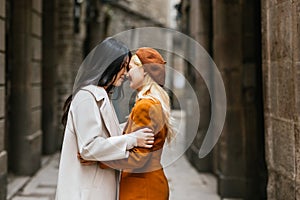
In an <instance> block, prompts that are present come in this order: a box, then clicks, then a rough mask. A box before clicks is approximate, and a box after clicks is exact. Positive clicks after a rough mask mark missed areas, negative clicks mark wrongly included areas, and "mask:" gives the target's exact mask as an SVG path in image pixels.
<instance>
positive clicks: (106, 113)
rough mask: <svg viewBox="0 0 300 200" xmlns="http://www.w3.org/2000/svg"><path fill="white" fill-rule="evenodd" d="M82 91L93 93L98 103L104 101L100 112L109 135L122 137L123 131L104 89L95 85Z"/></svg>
mask: <svg viewBox="0 0 300 200" xmlns="http://www.w3.org/2000/svg"><path fill="white" fill-rule="evenodd" d="M82 89H83V90H88V91H89V92H91V93H92V94H93V95H94V96H95V99H96V101H100V100H102V99H103V103H102V105H101V106H100V108H99V111H100V113H101V116H102V119H103V122H104V124H105V126H106V128H107V130H108V133H109V134H110V136H118V135H121V134H122V130H121V128H120V126H119V120H118V118H117V115H116V112H115V109H114V107H113V105H112V104H111V102H110V100H109V98H108V95H107V93H106V91H105V90H104V88H101V87H97V86H95V85H88V86H85V87H84V88H82Z"/></svg>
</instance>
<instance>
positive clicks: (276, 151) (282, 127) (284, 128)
mask: <svg viewBox="0 0 300 200" xmlns="http://www.w3.org/2000/svg"><path fill="white" fill-rule="evenodd" d="M272 135H273V162H274V166H276V170H277V171H279V172H280V173H281V174H287V175H288V176H289V177H294V176H295V170H296V169H295V135H294V127H293V123H290V122H286V121H281V120H277V119H272Z"/></svg>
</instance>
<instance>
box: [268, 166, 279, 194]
mask: <svg viewBox="0 0 300 200" xmlns="http://www.w3.org/2000/svg"><path fill="white" fill-rule="evenodd" d="M276 176H277V175H276V173H275V172H274V171H273V170H269V174H268V186H267V193H268V198H269V199H276V194H275V191H276Z"/></svg>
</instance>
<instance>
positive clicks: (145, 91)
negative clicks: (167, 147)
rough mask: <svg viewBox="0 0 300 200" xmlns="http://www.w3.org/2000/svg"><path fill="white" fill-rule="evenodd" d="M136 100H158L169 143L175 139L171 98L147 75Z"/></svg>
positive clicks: (139, 65) (137, 61) (139, 63)
mask: <svg viewBox="0 0 300 200" xmlns="http://www.w3.org/2000/svg"><path fill="white" fill-rule="evenodd" d="M135 56H136V55H134V63H135V64H136V65H138V67H142V63H141V62H140V60H139V59H136V58H135ZM136 98H137V100H138V99H142V98H148V99H153V100H155V99H156V100H158V101H159V102H160V103H161V106H162V109H163V112H164V115H165V118H166V126H167V129H168V132H167V142H168V143H170V142H171V140H172V139H173V138H174V137H175V130H174V128H173V127H174V126H173V123H174V119H173V118H172V116H171V106H170V98H169V95H168V93H167V92H166V91H165V90H164V89H163V88H162V87H161V86H160V85H158V84H157V83H156V82H155V81H154V80H153V79H152V78H151V77H150V76H149V75H148V74H147V73H146V74H145V76H144V81H143V86H142V88H141V90H140V91H139V92H138V93H137V97H136Z"/></svg>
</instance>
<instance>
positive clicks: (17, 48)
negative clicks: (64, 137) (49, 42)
mask: <svg viewBox="0 0 300 200" xmlns="http://www.w3.org/2000/svg"><path fill="white" fill-rule="evenodd" d="M11 6H12V7H11V20H10V28H11V29H10V31H11V32H10V33H9V34H10V35H9V36H10V40H9V54H10V59H9V63H8V65H9V68H10V72H8V73H9V77H10V80H9V81H10V88H9V89H10V90H9V92H10V96H9V105H8V106H9V109H10V110H9V129H8V130H9V133H8V136H9V139H10V144H9V147H10V151H9V153H10V154H9V161H10V165H9V166H10V169H11V170H12V171H13V172H15V173H16V174H21V175H31V174H33V173H34V172H36V170H37V169H39V167H40V158H41V142H42V141H41V140H42V131H41V123H40V122H41V75H40V72H41V54H42V52H41V50H42V49H41V47H42V43H41V0H33V1H25V0H14V1H13V2H12V4H11Z"/></svg>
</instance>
